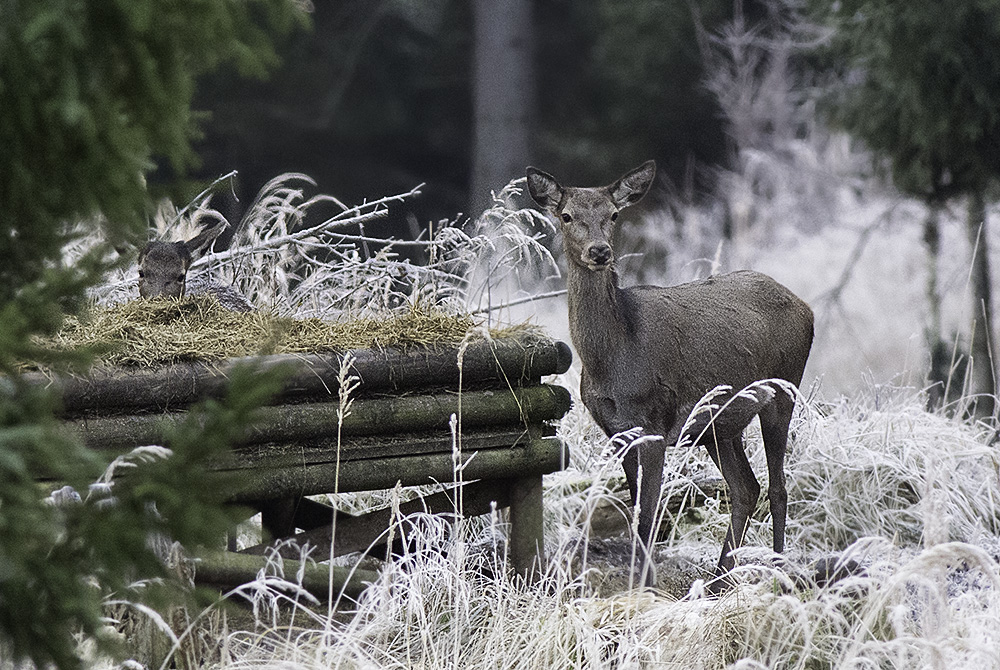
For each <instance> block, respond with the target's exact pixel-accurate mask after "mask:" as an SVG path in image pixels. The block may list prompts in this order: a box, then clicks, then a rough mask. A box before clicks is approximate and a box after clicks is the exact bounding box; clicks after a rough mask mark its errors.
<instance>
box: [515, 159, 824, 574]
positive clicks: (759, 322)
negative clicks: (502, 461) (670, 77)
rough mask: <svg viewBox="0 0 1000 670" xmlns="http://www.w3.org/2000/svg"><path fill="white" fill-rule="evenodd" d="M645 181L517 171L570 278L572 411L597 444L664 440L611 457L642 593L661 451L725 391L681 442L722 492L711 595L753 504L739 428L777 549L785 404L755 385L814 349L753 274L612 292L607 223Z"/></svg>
mask: <svg viewBox="0 0 1000 670" xmlns="http://www.w3.org/2000/svg"><path fill="white" fill-rule="evenodd" d="M655 172H656V164H655V163H654V162H653V161H648V162H646V163H643V164H642V165H641V166H639V167H638V168H636V169H634V170H632V171H631V172H628V173H627V174H625V175H624V176H622V178H621V179H619V180H618V181H616V182H615V183H613V184H611V185H610V186H604V187H597V188H571V187H563V186H561V185H560V184H559V183H558V182H557V181H556V180H555V179H554V178H553V177H552V175H549V174H547V173H545V172H542V171H541V170H537V169H535V168H532V167H529V168H528V169H527V183H528V191H529V192H530V193H531V197H532V198H533V199H534V200H535V202H537V203H538V204H539V205H540V206H541V207H542V208H543V209H544V210H545V211H546V212H548V213H549V214H550V215H552V216H553V217H555V219H556V220H557V221H558V222H559V224H560V226H561V228H562V235H563V245H564V249H565V252H566V258H567V263H568V265H569V270H568V274H567V289H568V301H569V326H570V336H571V338H572V340H573V345H574V346H575V347H576V350H577V353H578V354H579V356H580V360H581V362H582V366H583V370H582V374H581V379H580V394H581V396H582V398H583V403H584V405H585V406H586V407H587V409H588V410H589V411H590V413H591V414H592V415H593V417H594V419H595V420H596V421H597V423H598V425H600V427H601V428H602V429H603V430H604V432H605V433H607V434H608V436H612V435H615V434H617V433H620V432H622V431H625V430H628V429H631V428H633V427H641V428H642V429H643V432H644V433H645V434H649V435H662V436H663V438H664V439H663V440H659V441H645V440H643V441H639V443H638V444H637V445H633V446H632V447H631V448H630V449H629V450H628V451H627V452H626V453H625V454H624V457H623V466H624V469H625V478H626V479H627V481H628V487H629V492H630V494H631V496H632V504H633V506H635V505H638V507H639V510H638V516H639V540H640V545H641V546H642V550H643V553H644V559H645V560H644V561H643V582H644V583H645V584H646V585H647V586H652V585H653V584H654V583H655V574H654V572H653V566H652V562H651V561H650V560H649V559H650V557H651V550H652V546H653V542H654V540H655V532H656V529H655V528H654V519H655V518H656V516H657V512H658V507H659V500H660V488H661V485H662V483H663V462H664V450H665V448H666V445H668V444H675V443H677V441H678V438H679V437H681V435H680V433H681V431H682V429H683V428H684V424H685V420H686V419H687V418H688V416H689V414H690V412H691V410H692V409H693V408H694V407H695V405H696V404H697V403H698V401H699V400H700V399H701V398H702V397H703V396H704V395H705V394H706V393H708V392H710V391H712V390H713V389H715V388H716V387H718V386H720V385H726V386H728V387H730V388H731V389H732V390H731V391H729V392H728V393H726V394H724V395H723V396H722V397H716V398H715V402H719V403H720V404H722V405H724V409H722V410H720V411H718V412H717V413H715V414H714V415H713V416H711V417H710V418H708V417H706V416H705V415H704V414H696V418H698V417H700V418H698V420H697V421H695V422H694V425H693V426H689V427H688V428H687V430H686V434H687V435H690V436H691V437H692V439H694V440H696V441H697V443H698V444H701V445H704V446H705V447H706V449H707V450H708V453H709V455H710V456H711V458H712V460H713V461H714V462H715V464H716V465H717V466H718V467H719V469H720V470H721V471H722V476H723V478H724V479H725V481H726V484H727V486H728V487H729V492H730V500H731V508H732V509H731V518H730V525H729V530H728V531H727V533H726V538H725V541H724V543H723V545H722V555H721V556H720V558H719V563H718V567H717V569H716V576H717V579H716V580H715V581H714V582H713V584H712V585H711V586H712V587H713V589H718V588H721V586H722V584H723V579H720V578H722V577H723V576H724V575H725V574H726V573H727V572H728V571H729V570H731V569H732V568H733V566H734V565H735V559H734V558H733V556H732V555H731V552H732V550H733V549H735V548H738V547H740V546H741V545H742V543H743V539H744V536H745V534H746V531H747V527H748V524H749V519H750V515H751V514H752V513H753V510H754V508H755V507H756V505H757V500H758V497H759V496H760V484H759V483H758V482H757V479H756V477H755V476H754V473H753V470H752V468H751V467H750V463H749V461H748V460H747V456H746V452H745V450H744V446H743V429H744V428H745V427H746V426H747V424H749V423H750V421H751V420H752V419H753V417H754V416H756V415H759V416H760V423H761V430H762V433H763V438H764V450H765V452H766V455H767V469H768V476H769V481H768V497H769V499H770V507H771V523H772V526H773V530H774V551H775V552H779V553H780V552H781V551H782V550H783V549H784V541H785V519H786V508H787V504H788V494H787V493H786V491H785V474H784V460H785V447H786V443H787V441H788V425H789V422H790V421H791V417H792V409H793V406H794V402H795V401H794V398H793V397H791V396H790V395H789V394H788V393H786V392H785V391H783V390H781V389H777V390H776V389H775V388H773V387H771V386H769V385H766V384H765V385H760V386H759V387H758V389H757V391H758V392H757V393H756V394H747V393H739V391H740V390H741V389H744V388H746V387H747V386H748V385H750V384H752V383H753V382H757V381H761V380H767V379H777V380H785V381H787V382H790V383H792V384H795V385H798V384H799V383H800V382H801V380H802V371H803V369H804V368H805V365H806V359H807V358H808V357H809V349H810V347H811V346H812V338H813V315H812V310H810V309H809V306H808V305H806V303H804V302H803V301H802V300H800V299H799V298H798V297H796V296H795V295H794V294H793V293H792V292H791V291H789V290H788V289H787V288H785V287H784V286H782V285H781V284H778V283H777V282H776V281H774V280H773V279H771V278H770V277H768V276H766V275H763V274H759V273H757V272H749V271H741V272H733V273H730V274H724V275H719V276H713V277H709V278H708V279H704V280H701V281H695V282H691V283H688V284H681V285H679V286H671V287H662V286H632V287H628V288H621V287H619V286H618V275H617V273H616V272H615V269H614V250H613V248H612V246H611V242H612V239H613V234H614V232H615V230H616V228H617V225H616V222H617V220H618V214H619V212H620V211H621V210H622V209H623V208H625V207H628V206H630V205H634V204H635V203H637V202H639V200H641V199H642V197H643V196H644V195H645V194H646V191H648V190H649V187H650V184H651V183H652V181H653V176H654V174H655Z"/></svg>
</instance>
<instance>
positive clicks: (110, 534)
mask: <svg viewBox="0 0 1000 670" xmlns="http://www.w3.org/2000/svg"><path fill="white" fill-rule="evenodd" d="M304 23H305V16H304V14H303V12H302V10H301V9H300V8H299V7H298V6H297V5H296V4H295V3H294V2H292V1H291V0H254V1H237V0H227V1H223V0H220V1H218V2H203V1H200V0H177V1H174V2H169V3H168V2H158V1H156V0H30V1H29V0H0V147H2V150H0V537H2V538H3V540H2V543H0V652H2V653H0V655H2V656H3V657H4V659H5V660H15V661H18V660H21V659H24V658H28V659H30V660H32V661H34V663H35V664H36V665H38V666H40V667H41V666H44V665H46V664H49V663H52V664H54V665H55V666H57V667H60V668H70V667H75V666H77V665H78V663H79V660H78V659H77V657H76V654H75V642H74V639H73V634H74V633H78V632H82V633H84V634H88V635H94V634H96V633H97V632H98V631H99V629H100V626H101V620H100V615H101V608H100V605H101V602H102V599H103V598H104V597H105V595H106V594H107V592H108V591H109V590H111V591H115V592H117V593H118V595H119V596H122V597H127V595H128V594H129V593H130V592H129V590H128V585H129V584H131V583H132V582H133V580H138V579H143V578H148V577H153V576H158V575H161V574H162V573H163V567H162V564H161V562H160V561H159V560H158V559H157V557H156V555H155V553H154V552H153V551H152V549H151V547H150V545H149V542H148V540H149V537H150V535H151V534H152V533H160V534H163V535H164V536H166V537H169V538H172V539H174V540H178V541H180V542H182V543H185V544H190V545H197V544H203V543H206V542H209V541H212V540H213V539H214V538H216V537H218V534H219V533H220V532H221V529H223V528H224V527H225V524H226V521H227V520H226V518H225V514H224V513H223V512H222V511H220V510H221V508H220V507H219V506H218V504H217V503H218V500H217V493H216V490H215V488H213V487H212V486H208V485H206V482H205V466H204V463H205V459H206V458H207V457H208V456H210V455H211V454H212V453H215V452H217V451H218V450H219V449H221V448H224V447H225V446H226V445H227V444H229V442H230V441H231V439H232V438H233V436H234V435H235V434H236V433H235V431H237V430H240V429H242V427H243V426H245V425H246V423H247V422H248V421H249V419H250V416H249V414H250V412H251V410H252V408H253V407H254V406H256V405H257V404H259V403H260V402H261V401H262V399H263V398H264V397H265V396H267V395H268V394H269V393H270V392H271V391H272V390H273V389H274V383H275V381H274V379H273V378H257V377H253V378H252V379H251V377H250V376H248V375H247V374H244V375H239V376H238V377H237V378H235V379H234V380H233V386H232V391H231V393H230V395H229V396H228V398H227V399H226V400H225V401H224V402H222V403H210V404H209V405H207V406H206V407H205V408H204V411H203V412H200V413H197V414H196V415H192V418H191V421H190V422H189V424H185V427H184V428H182V429H181V431H180V432H179V433H178V434H177V435H175V436H174V439H173V440H172V441H171V443H170V446H171V448H172V449H173V450H174V454H173V456H171V457H170V458H169V459H166V460H162V461H154V462H153V463H151V464H149V465H147V466H145V467H141V468H136V469H134V470H132V471H131V472H130V473H129V475H128V476H127V477H125V478H124V479H122V480H121V482H120V483H119V484H117V485H116V486H115V487H114V489H113V494H112V495H113V497H114V500H115V503H114V504H107V503H106V501H105V502H103V503H102V502H100V501H99V500H94V499H93V498H89V499H88V498H86V496H85V499H84V500H83V501H81V502H79V503H77V504H68V505H64V506H54V505H50V504H47V503H46V502H44V499H43V497H44V492H43V491H42V489H41V488H40V487H39V486H38V484H37V483H36V481H35V480H36V477H38V476H42V475H44V476H47V477H51V478H54V479H57V480H60V481H64V482H67V483H68V484H70V485H72V486H73V487H74V488H76V489H77V490H79V491H84V492H85V491H87V485H88V483H89V482H93V481H94V479H95V478H96V477H97V476H98V475H99V474H100V473H101V472H102V470H103V469H104V467H105V466H106V465H107V463H106V462H104V461H103V460H102V458H99V457H97V456H95V455H94V454H93V453H90V452H88V451H86V450H85V449H84V448H83V447H82V446H81V445H80V444H79V443H78V442H76V441H75V440H73V439H71V438H69V437H68V436H67V435H65V434H64V433H63V432H62V431H61V430H60V429H59V426H58V423H57V421H56V419H55V418H54V415H55V413H56V412H57V411H58V406H57V402H56V401H55V400H54V399H53V398H52V396H51V395H50V393H49V392H48V391H46V390H43V389H38V388H32V387H29V386H27V385H25V384H23V383H22V382H21V381H20V380H19V379H18V377H17V374H16V373H17V367H16V366H17V362H18V361H19V360H26V359H30V360H35V361H39V362H41V363H44V364H48V365H54V366H57V367H58V366H59V365H62V364H65V363H67V362H74V363H76V364H77V365H78V366H79V365H83V364H85V363H86V361H87V358H88V356H87V352H75V353H73V354H70V355H60V356H59V357H56V356H53V355H50V354H48V353H47V352H46V351H44V350H43V349H41V348H40V347H39V346H38V345H37V344H35V342H34V341H33V339H32V337H33V336H34V335H40V334H47V333H52V332H54V331H55V330H56V329H58V328H59V326H60V324H61V322H62V315H63V313H64V312H65V311H66V310H68V309H75V308H77V307H78V306H79V305H80V304H81V302H82V300H83V297H84V295H85V290H86V288H87V287H88V286H89V285H91V284H92V283H93V282H94V281H96V280H97V278H99V277H100V276H101V273H102V272H104V271H106V270H107V269H108V267H109V265H110V264H111V263H113V262H114V261H107V260H105V259H106V258H108V257H111V254H109V251H110V248H111V246H112V245H115V244H119V243H121V242H123V241H132V242H138V241H139V240H141V239H142V238H143V237H144V236H145V228H146V214H147V212H148V211H149V198H148V195H147V192H146V188H145V183H144V174H145V173H146V172H148V171H149V170H150V169H152V167H153V166H154V164H156V163H158V162H165V163H166V164H168V165H169V166H170V167H171V168H172V169H173V170H175V171H177V172H181V171H183V170H185V169H188V168H189V167H191V166H192V165H194V164H195V162H196V161H195V156H194V153H193V152H192V149H191V142H192V140H193V139H194V138H195V137H196V135H197V127H196V124H195V119H194V116H193V114H192V112H191V98H192V95H193V92H194V86H195V78H196V77H197V76H198V75H200V74H202V73H205V72H207V71H209V70H211V69H213V68H215V67H217V66H218V65H219V64H221V63H231V64H233V65H234V66H235V67H236V68H237V70H238V72H239V73H241V74H244V75H254V76H261V75H263V74H265V73H266V71H267V70H268V68H271V67H273V66H274V65H275V64H276V62H277V57H276V55H275V49H274V42H273V39H274V37H273V36H274V35H276V34H281V33H283V32H287V31H289V30H291V29H292V28H293V27H295V26H298V25H303V24H304ZM80 222H83V223H82V224H80ZM74 224H80V225H77V226H76V227H74ZM95 227H100V228H101V229H102V232H103V233H104V237H105V238H106V240H107V243H106V244H105V245H104V246H99V247H98V248H96V249H94V250H93V251H92V252H91V253H89V254H87V255H85V256H84V257H83V258H82V259H79V260H77V261H75V262H73V263H69V262H67V261H65V260H64V258H63V252H64V247H65V245H66V244H67V243H68V242H70V241H71V240H73V236H74V234H79V233H74V232H73V231H74V230H77V231H80V232H82V233H89V232H93V230H94V228H95ZM95 580H96V581H95Z"/></svg>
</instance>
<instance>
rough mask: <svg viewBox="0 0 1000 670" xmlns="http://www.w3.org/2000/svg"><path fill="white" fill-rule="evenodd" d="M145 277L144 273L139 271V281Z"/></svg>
mask: <svg viewBox="0 0 1000 670" xmlns="http://www.w3.org/2000/svg"><path fill="white" fill-rule="evenodd" d="M145 276H146V273H145V272H143V271H142V270H139V279H142V278H143V277H145Z"/></svg>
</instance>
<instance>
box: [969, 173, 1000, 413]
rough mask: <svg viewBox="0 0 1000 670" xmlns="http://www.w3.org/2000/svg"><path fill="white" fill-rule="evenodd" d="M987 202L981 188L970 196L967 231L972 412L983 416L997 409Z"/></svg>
mask: <svg viewBox="0 0 1000 670" xmlns="http://www.w3.org/2000/svg"><path fill="white" fill-rule="evenodd" d="M986 231H987V228H986V202H985V200H984V198H983V194H982V192H981V191H974V192H973V193H972V195H971V196H970V197H969V213H968V220H967V232H968V235H969V244H970V246H971V247H972V270H971V275H972V276H971V284H972V301H973V315H972V316H973V319H972V335H971V341H970V345H969V353H970V355H971V357H972V360H971V364H972V369H971V375H972V380H971V381H972V384H971V389H970V390H971V391H972V393H974V394H976V398H975V401H974V403H973V406H972V410H973V415H974V416H975V417H976V418H979V419H983V418H988V417H992V416H994V415H995V413H996V375H995V374H994V363H993V306H992V301H991V297H992V286H991V283H990V260H989V248H988V246H987V240H988V235H987V234H986Z"/></svg>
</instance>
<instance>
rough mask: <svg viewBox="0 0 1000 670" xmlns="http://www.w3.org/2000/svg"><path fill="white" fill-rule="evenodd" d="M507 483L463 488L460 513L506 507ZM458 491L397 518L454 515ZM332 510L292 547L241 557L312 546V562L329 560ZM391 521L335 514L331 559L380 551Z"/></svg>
mask: <svg viewBox="0 0 1000 670" xmlns="http://www.w3.org/2000/svg"><path fill="white" fill-rule="evenodd" d="M510 491H511V481H509V480H500V481H478V482H470V483H467V484H465V485H463V490H462V510H461V511H462V513H463V514H464V515H465V516H478V515H480V514H487V513H488V512H490V511H491V510H492V509H493V504H494V503H496V506H497V508H502V507H507V506H508V505H510ZM457 495H458V491H457V490H456V489H454V488H451V489H448V490H446V491H439V492H437V493H434V494H432V495H429V496H424V497H422V498H415V499H413V500H408V501H406V502H404V503H401V504H400V505H399V515H400V516H401V517H404V518H405V517H408V516H410V515H411V514H415V513H417V512H427V513H428V514H452V513H454V512H455V505H456V497H457ZM332 517H333V508H328V511H327V516H326V523H325V524H324V525H322V526H317V527H316V528H314V529H312V530H307V531H304V532H302V533H299V534H297V535H295V536H294V537H293V538H292V539H294V540H295V545H288V544H287V543H283V542H280V541H278V542H275V541H272V542H264V543H261V544H257V545H254V546H252V547H247V548H246V549H243V550H242V552H241V553H246V554H254V555H263V554H264V553H265V552H266V551H267V550H268V549H271V548H274V549H275V550H276V551H277V552H278V553H279V554H280V555H281V556H284V557H287V558H295V557H297V556H298V555H299V547H305V546H307V545H308V546H313V547H318V548H319V549H320V553H318V554H314V555H313V557H314V558H315V559H316V560H320V561H321V560H323V559H324V557H327V556H329V547H330V542H331V541H333V540H334V538H333V527H332V524H331V521H332ZM392 519H393V511H392V508H391V507H383V508H381V509H377V510H373V511H371V512H367V513H365V514H359V515H358V516H349V515H346V514H342V513H340V512H337V537H336V541H335V542H334V546H333V555H334V556H343V555H344V554H350V553H353V552H355V551H366V550H368V549H369V548H370V549H372V550H373V551H384V548H385V544H386V539H387V533H386V531H387V529H388V528H389V524H390V523H391V522H392Z"/></svg>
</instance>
